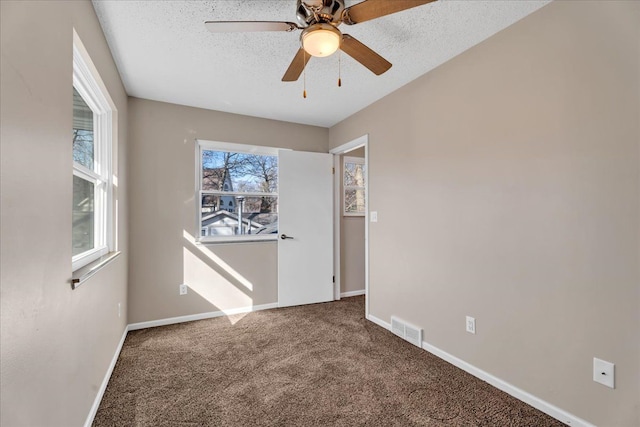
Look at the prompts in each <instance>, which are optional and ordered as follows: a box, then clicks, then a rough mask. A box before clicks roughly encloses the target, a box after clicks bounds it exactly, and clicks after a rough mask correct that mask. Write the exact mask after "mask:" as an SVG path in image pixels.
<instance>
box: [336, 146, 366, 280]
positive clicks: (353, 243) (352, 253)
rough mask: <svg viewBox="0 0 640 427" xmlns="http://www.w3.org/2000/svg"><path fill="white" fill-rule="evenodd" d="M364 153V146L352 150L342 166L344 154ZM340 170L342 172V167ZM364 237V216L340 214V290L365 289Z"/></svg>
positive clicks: (359, 155) (341, 157)
mask: <svg viewBox="0 0 640 427" xmlns="http://www.w3.org/2000/svg"><path fill="white" fill-rule="evenodd" d="M364 155H365V153H364V147H361V148H358V149H356V150H353V151H350V152H348V153H346V154H344V155H342V156H340V159H341V160H340V167H341V168H342V166H343V163H342V159H343V158H344V156H348V157H364ZM340 172H341V173H342V169H341V171H340ZM340 182H341V187H340V194H341V195H342V198H344V191H342V182H343V181H342V180H341V181H340ZM342 206H344V200H342ZM342 206H341V209H342ZM364 238H365V235H364V217H362V216H343V215H340V292H354V291H364V279H365V277H364V268H365V263H364V255H365V253H364Z"/></svg>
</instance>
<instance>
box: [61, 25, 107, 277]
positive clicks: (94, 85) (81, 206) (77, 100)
mask: <svg viewBox="0 0 640 427" xmlns="http://www.w3.org/2000/svg"><path fill="white" fill-rule="evenodd" d="M89 64H90V59H89V58H88V56H87V55H86V52H85V51H84V48H82V47H81V43H80V41H79V39H77V35H75V33H74V44H73V87H72V88H70V91H71V90H72V91H73V96H72V99H73V104H72V106H70V107H72V108H73V128H72V129H71V131H72V132H71V134H70V139H71V143H72V145H73V170H72V173H73V175H72V176H73V179H72V182H70V184H71V185H72V186H73V198H72V200H73V206H72V219H71V220H72V228H71V242H72V259H71V263H72V269H73V270H74V271H75V270H77V269H78V268H80V267H83V266H85V265H87V264H88V263H90V262H92V261H94V260H96V259H98V258H99V257H100V256H102V255H104V254H106V253H108V252H109V251H111V250H113V240H114V239H113V225H112V223H113V219H112V217H113V215H112V208H113V200H112V197H113V190H112V172H111V168H112V164H111V162H112V159H111V147H112V144H113V142H112V135H113V131H114V130H113V119H112V117H113V113H114V111H115V108H114V107H113V102H112V101H111V99H110V98H109V95H108V94H107V93H105V92H104V90H103V89H102V88H103V87H104V86H102V85H101V84H99V83H98V82H99V81H100V77H99V76H96V75H94V74H93V73H92V71H91V70H93V69H94V67H92V66H89Z"/></svg>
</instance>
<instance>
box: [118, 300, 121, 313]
mask: <svg viewBox="0 0 640 427" xmlns="http://www.w3.org/2000/svg"><path fill="white" fill-rule="evenodd" d="M118 317H122V303H121V302H119V303H118Z"/></svg>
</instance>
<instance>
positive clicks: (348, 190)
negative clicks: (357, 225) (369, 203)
mask: <svg viewBox="0 0 640 427" xmlns="http://www.w3.org/2000/svg"><path fill="white" fill-rule="evenodd" d="M342 170H343V175H342V180H343V182H342V183H343V199H342V200H343V206H344V209H343V213H344V215H345V216H360V215H364V214H365V206H366V191H365V164H364V158H362V157H346V156H345V157H344V158H343V166H342Z"/></svg>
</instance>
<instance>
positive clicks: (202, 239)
mask: <svg viewBox="0 0 640 427" xmlns="http://www.w3.org/2000/svg"><path fill="white" fill-rule="evenodd" d="M282 150H283V149H281V148H275V147H266V146H259V145H249V144H237V143H232V142H221V141H208V140H201V139H196V150H195V152H196V174H195V175H196V193H195V199H196V228H195V230H194V232H195V241H196V242H198V243H206V244H209V243H243V242H265V241H267V242H273V241H277V240H278V235H277V234H264V235H260V234H247V235H231V236H220V235H217V236H210V235H207V236H202V235H201V232H202V229H203V228H204V227H202V196H203V195H220V194H224V195H227V196H244V197H264V196H267V197H275V198H278V197H279V196H278V192H277V191H276V192H275V193H263V192H242V191H224V190H202V180H203V176H202V172H203V170H202V152H203V151H227V152H233V153H242V154H255V155H258V156H275V157H279V156H278V153H279V152H280V151H282ZM279 167H280V162H279V161H278V168H279ZM278 171H279V169H278Z"/></svg>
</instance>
